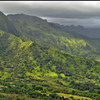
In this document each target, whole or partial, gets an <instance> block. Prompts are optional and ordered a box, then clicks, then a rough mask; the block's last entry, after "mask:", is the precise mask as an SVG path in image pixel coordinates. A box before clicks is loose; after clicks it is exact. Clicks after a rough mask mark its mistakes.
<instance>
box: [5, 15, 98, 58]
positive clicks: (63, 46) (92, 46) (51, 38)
mask: <svg viewBox="0 0 100 100" xmlns="http://www.w3.org/2000/svg"><path fill="white" fill-rule="evenodd" d="M7 17H8V19H9V20H10V21H12V22H13V24H14V26H15V27H16V29H17V30H18V31H19V32H20V37H21V38H22V39H23V40H24V41H26V40H31V41H36V42H37V43H38V44H40V45H43V46H46V47H50V48H51V47H52V48H57V49H59V50H63V51H65V52H68V53H71V54H73V55H77V56H82V57H86V58H93V59H96V60H99V59H100V56H99V55H98V53H99V54H100V40H96V39H91V38H89V37H86V36H83V35H80V34H78V33H68V32H65V31H63V30H60V29H59V30H58V29H56V28H55V27H52V26H51V25H50V24H49V23H48V22H47V21H46V20H43V19H41V18H38V17H35V16H29V15H24V14H15V15H8V16H7Z"/></svg>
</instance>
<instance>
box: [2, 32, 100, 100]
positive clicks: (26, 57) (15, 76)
mask: <svg viewBox="0 0 100 100" xmlns="http://www.w3.org/2000/svg"><path fill="white" fill-rule="evenodd" d="M0 41H1V42H0V48H1V49H0V69H1V70H0V82H1V83H0V91H1V92H5V93H7V94H10V93H15V94H22V95H27V96H28V97H31V98H42V99H43V98H51V99H50V100H52V96H53V95H54V98H56V96H57V94H56V93H70V94H75V95H81V96H84V97H90V98H96V97H97V96H99V94H98V93H99V88H100V84H99V78H100V77H99V73H100V70H99V65H100V64H99V63H98V62H96V61H93V60H88V59H84V58H81V57H76V56H73V55H71V54H67V53H64V52H63V51H59V50H57V49H54V48H46V47H43V46H40V45H38V44H37V43H36V42H33V41H22V40H21V39H20V38H19V37H16V36H14V35H12V34H10V33H6V32H3V31H0ZM94 79H95V80H94ZM79 85H80V86H79ZM84 86H85V88H84ZM87 90H88V91H87ZM73 91H74V92H73ZM94 95H95V96H94ZM47 96H49V97H47ZM57 98H59V96H57ZM57 98H56V99H57ZM56 99H55V100H56ZM43 100H44V99H43ZM48 100H49V99H48ZM57 100H58V99H57Z"/></svg>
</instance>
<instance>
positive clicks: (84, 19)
mask: <svg viewBox="0 0 100 100" xmlns="http://www.w3.org/2000/svg"><path fill="white" fill-rule="evenodd" d="M0 9H1V11H3V12H4V13H5V14H9V13H24V14H29V15H35V16H39V17H43V18H47V19H48V20H49V21H51V22H56V23H57V22H58V23H60V24H64V25H72V24H73V25H83V26H88V27H99V26H100V2H99V1H0Z"/></svg>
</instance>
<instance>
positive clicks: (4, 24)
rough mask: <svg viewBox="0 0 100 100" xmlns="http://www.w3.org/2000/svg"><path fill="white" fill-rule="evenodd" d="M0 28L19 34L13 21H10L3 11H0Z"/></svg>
mask: <svg viewBox="0 0 100 100" xmlns="http://www.w3.org/2000/svg"><path fill="white" fill-rule="evenodd" d="M0 29H1V30H3V31H5V32H9V33H13V34H14V35H18V34H17V33H18V32H17V30H16V28H15V27H14V25H13V24H12V22H11V21H9V20H8V18H7V17H6V16H5V15H4V14H3V13H2V12H0Z"/></svg>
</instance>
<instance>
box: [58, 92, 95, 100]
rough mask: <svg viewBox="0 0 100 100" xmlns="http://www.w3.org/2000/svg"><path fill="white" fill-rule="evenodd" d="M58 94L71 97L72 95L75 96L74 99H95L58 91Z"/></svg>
mask: <svg viewBox="0 0 100 100" xmlns="http://www.w3.org/2000/svg"><path fill="white" fill-rule="evenodd" d="M57 95H59V96H63V97H64V98H70V97H73V98H74V99H82V100H83V99H86V100H93V99H91V98H88V97H82V96H77V95H72V94H64V93H57Z"/></svg>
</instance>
